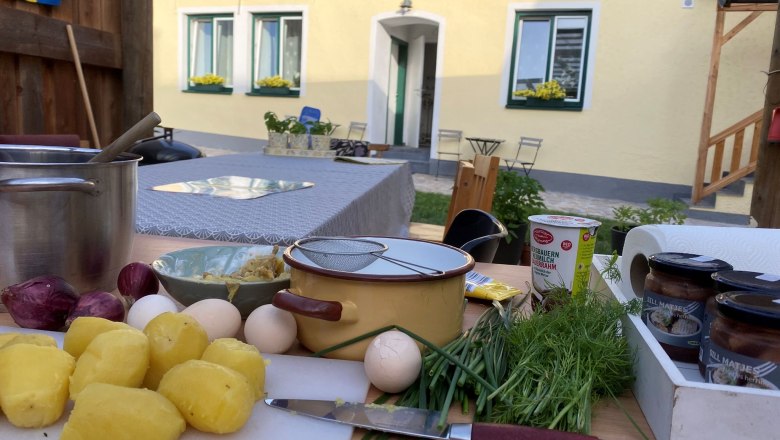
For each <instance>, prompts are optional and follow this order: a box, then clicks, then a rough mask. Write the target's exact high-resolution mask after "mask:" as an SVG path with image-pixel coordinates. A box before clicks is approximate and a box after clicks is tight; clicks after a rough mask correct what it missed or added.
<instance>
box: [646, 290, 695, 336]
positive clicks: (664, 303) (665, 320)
mask: <svg viewBox="0 0 780 440" xmlns="http://www.w3.org/2000/svg"><path fill="white" fill-rule="evenodd" d="M703 315H704V303H703V302H699V301H690V300H684V299H677V298H670V297H668V296H665V295H659V294H657V293H655V292H652V291H650V290H645V294H644V300H643V301H642V321H644V323H645V324H646V325H647V327H648V328H649V329H650V333H652V334H653V336H655V338H656V339H657V340H658V342H663V343H664V344H668V345H673V346H675V347H681V348H688V349H692V350H698V349H699V341H700V339H701V328H702V323H701V321H702V318H703Z"/></svg>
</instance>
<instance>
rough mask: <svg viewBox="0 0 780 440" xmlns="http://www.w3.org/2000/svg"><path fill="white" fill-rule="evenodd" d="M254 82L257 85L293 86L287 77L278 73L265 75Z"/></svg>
mask: <svg viewBox="0 0 780 440" xmlns="http://www.w3.org/2000/svg"><path fill="white" fill-rule="evenodd" d="M255 84H257V86H258V87H273V88H279V87H288V88H289V87H292V86H293V83H292V81H290V80H288V79H284V78H282V77H281V76H279V75H276V76H267V77H265V78H263V79H259V80H257V81H255Z"/></svg>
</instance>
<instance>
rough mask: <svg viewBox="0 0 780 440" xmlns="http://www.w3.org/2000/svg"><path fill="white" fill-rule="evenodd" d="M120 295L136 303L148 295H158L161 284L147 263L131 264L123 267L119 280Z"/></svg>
mask: <svg viewBox="0 0 780 440" xmlns="http://www.w3.org/2000/svg"><path fill="white" fill-rule="evenodd" d="M117 287H118V288H119V293H121V294H122V295H123V296H126V297H129V300H131V302H132V301H135V300H137V299H139V298H141V297H144V296H146V295H151V294H154V293H157V292H158V291H159V290H160V282H159V281H157V276H156V275H155V274H154V271H153V270H152V268H151V266H149V265H148V264H146V263H130V264H128V265H127V266H125V267H123V268H122V270H121V271H120V272H119V279H117Z"/></svg>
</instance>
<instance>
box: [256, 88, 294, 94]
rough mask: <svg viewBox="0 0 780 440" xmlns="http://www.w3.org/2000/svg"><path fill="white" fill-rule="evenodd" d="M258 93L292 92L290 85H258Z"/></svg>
mask: <svg viewBox="0 0 780 440" xmlns="http://www.w3.org/2000/svg"><path fill="white" fill-rule="evenodd" d="M255 90H257V92H258V93H260V94H261V95H289V94H290V88H289V87H258V88H257V89H255Z"/></svg>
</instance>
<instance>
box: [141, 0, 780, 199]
mask: <svg viewBox="0 0 780 440" xmlns="http://www.w3.org/2000/svg"><path fill="white" fill-rule="evenodd" d="M285 4H289V5H290V7H298V8H304V9H305V12H304V14H307V18H308V19H307V20H305V23H304V40H305V42H304V44H305V49H304V56H305V59H304V66H305V67H304V69H305V72H304V74H305V77H304V81H305V86H304V87H305V90H303V91H302V96H301V97H300V98H298V99H294V98H270V97H254V96H245V95H244V94H243V92H241V93H238V92H234V94H233V95H229V96H225V95H206V94H188V93H182V92H181V79H182V73H181V72H182V66H180V65H177V62H176V60H178V59H179V57H180V55H179V53H180V52H181V50H182V49H181V48H180V47H179V44H180V37H179V33H180V26H182V25H183V23H180V21H181V16H180V15H179V11H180V10H181V9H182V8H194V7H215V6H220V5H222V6H224V7H229V8H236V2H233V1H231V2H227V1H218V0H212V1H187V0H177V1H175V2H174V1H172V0H157V1H155V11H154V12H155V16H154V41H155V47H154V50H155V52H154V60H155V63H154V79H155V85H154V90H155V108H156V110H157V111H158V113H160V115H161V116H162V117H163V123H164V124H165V125H169V126H173V127H177V128H182V129H190V130H198V131H206V132H213V133H221V134H229V135H234V136H245V137H254V138H261V139H265V138H266V137H267V135H266V130H265V127H264V125H263V122H262V115H263V113H265V111H267V110H273V111H275V112H276V113H277V114H279V115H286V114H290V115H297V114H298V113H299V112H300V109H301V107H302V106H304V105H309V106H313V107H317V108H320V109H321V110H322V112H323V118H327V119H330V120H331V121H333V122H337V123H341V124H342V128H340V129H339V131H337V133H336V135H337V136H344V135H346V127H345V126H346V124H347V123H348V122H349V121H363V120H366V119H367V118H368V116H369V109H367V99H368V89H369V84H368V76H369V73H370V56H371V52H372V44H373V43H372V39H371V30H372V19H373V18H375V17H376V16H378V15H379V14H388V13H393V12H394V11H396V10H397V9H398V4H399V1H398V0H386V1H385V0H383V1H370V2H368V1H364V0H349V1H348V0H342V1H339V2H338V6H336V5H334V4H333V3H332V2H323V1H317V0H308V1H304V0H301V1H299V2H264V1H251V0H250V1H242V2H241V3H240V5H241V6H240V7H241V8H251V7H259V6H262V5H274V6H277V7H278V6H279V5H285ZM528 4H538V5H547V6H550V7H553V8H554V7H555V6H559V5H563V6H567V7H572V6H577V5H585V6H594V5H595V7H596V9H597V14H598V17H597V18H598V26H597V27H594V28H593V29H592V32H593V33H594V35H595V39H594V40H592V45H591V48H590V49H591V51H593V56H592V60H593V64H592V65H591V66H590V67H591V72H592V76H591V77H589V78H588V81H590V82H591V86H592V89H591V92H592V99H591V100H590V101H589V102H587V103H586V108H585V109H583V110H582V111H578V112H570V111H543V110H519V109H506V108H505V107H504V104H505V96H506V87H507V85H506V82H507V75H508V63H509V62H510V60H509V58H508V57H509V56H510V52H511V45H512V38H511V37H512V32H513V29H512V17H513V15H514V9H515V8H522V7H525V6H527V5H528ZM716 4H717V2H715V1H714V0H713V1H701V0H700V1H697V2H695V6H694V8H692V9H685V8H682V7H681V1H680V0H656V1H653V2H649V3H648V2H635V1H626V0H603V1H578V0H574V1H567V2H527V3H523V2H518V3H512V2H489V3H485V4H480V6H479V7H474V4H473V3H472V2H464V1H461V0H459V1H452V0H426V1H424V2H422V1H415V2H414V7H413V9H412V12H411V13H410V14H407V18H408V17H414V16H415V15H416V14H430V15H434V16H437V17H441V18H442V20H443V23H442V24H443V26H444V29H445V32H444V34H443V36H442V37H443V40H442V41H440V42H439V48H438V50H439V51H443V53H442V54H441V57H440V59H441V61H442V63H443V64H442V66H441V69H440V72H441V73H440V75H441V77H440V78H439V80H440V82H439V83H438V86H439V92H440V98H439V103H438V113H437V114H435V117H438V119H437V121H436V123H437V125H436V126H438V127H441V128H450V129H459V130H463V132H464V135H465V136H489V137H496V138H502V139H506V142H505V144H504V145H503V146H502V147H501V148H500V149H499V150H498V152H497V153H498V154H499V155H502V156H511V155H513V154H514V151H515V148H516V147H515V146H516V143H517V140H518V139H519V137H520V136H521V135H522V136H531V137H540V138H543V139H544V144H543V148H542V150H541V153H540V154H539V158H538V161H537V165H536V168H537V169H542V170H547V171H554V172H556V171H557V172H567V173H578V174H586V175H594V176H604V177H613V178H623V179H632V180H641V181H649V182H660V183H671V184H681V185H690V184H692V182H693V173H694V170H695V166H696V155H697V148H698V144H699V132H700V127H701V121H702V113H703V110H704V99H705V92H706V87H707V76H708V73H709V62H710V51H711V45H712V35H713V29H714V25H715V7H716ZM747 15H748V14H747V13H738V12H731V13H728V14H727V21H726V30H728V29H731V27H733V26H734V25H735V24H736V23H737V22H738V21H739V20H741V19H742V18H744V17H745V16H747ZM774 20H775V14H774V13H773V12H765V13H763V14H762V16H761V17H760V18H759V19H758V20H756V21H755V22H753V23H751V24H750V25H749V26H748V27H747V28H746V29H745V30H743V31H742V32H741V33H740V34H738V35H737V36H736V37H735V38H734V39H733V40H732V41H730V42H729V43H728V44H727V45H726V47H725V49H724V51H723V53H722V56H721V68H720V76H719V83H718V84H719V86H718V94H717V97H716V106H715V109H716V111H715V115H714V124H713V125H714V126H713V133H715V132H717V131H718V130H720V129H723V128H725V127H727V126H729V125H731V124H733V123H734V122H736V121H738V120H740V119H742V118H743V117H745V116H747V115H748V114H751V113H753V112H755V111H756V110H758V109H759V108H761V107H762V106H763V102H764V98H763V88H764V84H765V82H766V75H765V74H764V73H762V72H761V70H766V69H767V66H768V64H769V56H770V52H771V42H772V35H773V28H774ZM240 55H241V54H239V53H235V54H234V56H236V57H238V56H240ZM376 56H386V55H384V54H378V55H376ZM443 148H449V149H451V148H452V147H449V146H447V147H444V146H443ZM461 149H462V150H469V148H468V146H467V144H466V143H465V142H464V144H463V145H462V146H461ZM433 157H434V158H435V157H436V156H435V155H434V156H433Z"/></svg>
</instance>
